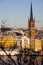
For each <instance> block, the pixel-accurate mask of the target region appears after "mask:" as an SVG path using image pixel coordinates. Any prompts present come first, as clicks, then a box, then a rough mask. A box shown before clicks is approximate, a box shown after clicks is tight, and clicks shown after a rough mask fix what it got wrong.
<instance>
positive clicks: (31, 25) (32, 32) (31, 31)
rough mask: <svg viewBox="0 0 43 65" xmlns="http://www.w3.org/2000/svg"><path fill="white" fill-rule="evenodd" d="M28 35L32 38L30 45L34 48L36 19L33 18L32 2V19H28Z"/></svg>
mask: <svg viewBox="0 0 43 65" xmlns="http://www.w3.org/2000/svg"><path fill="white" fill-rule="evenodd" d="M28 37H29V38H30V40H31V41H30V46H31V48H32V49H34V47H35V46H34V44H35V40H34V38H35V20H34V19H33V11H32V3H31V8H30V20H28Z"/></svg>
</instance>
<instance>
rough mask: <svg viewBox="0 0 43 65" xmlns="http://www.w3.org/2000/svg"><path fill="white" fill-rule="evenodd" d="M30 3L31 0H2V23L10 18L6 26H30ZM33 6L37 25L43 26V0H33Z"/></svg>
mask: <svg viewBox="0 0 43 65" xmlns="http://www.w3.org/2000/svg"><path fill="white" fill-rule="evenodd" d="M36 4H37V5H36ZM30 5H31V0H0V23H1V21H2V20H3V21H4V20H6V19H7V18H8V19H7V21H6V26H9V27H14V28H28V18H30ZM32 8H33V18H34V17H35V23H36V27H43V1H42V0H32ZM0 25H1V24H0Z"/></svg>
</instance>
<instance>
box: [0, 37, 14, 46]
mask: <svg viewBox="0 0 43 65" xmlns="http://www.w3.org/2000/svg"><path fill="white" fill-rule="evenodd" d="M0 45H2V46H4V47H10V46H14V38H13V37H3V38H0Z"/></svg>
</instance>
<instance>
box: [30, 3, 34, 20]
mask: <svg viewBox="0 0 43 65" xmlns="http://www.w3.org/2000/svg"><path fill="white" fill-rule="evenodd" d="M30 20H33V11H32V2H31V9H30Z"/></svg>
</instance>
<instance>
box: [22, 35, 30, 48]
mask: <svg viewBox="0 0 43 65" xmlns="http://www.w3.org/2000/svg"><path fill="white" fill-rule="evenodd" d="M21 44H22V48H23V49H24V48H28V49H30V39H29V38H28V37H27V36H23V37H22V38H21Z"/></svg>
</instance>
